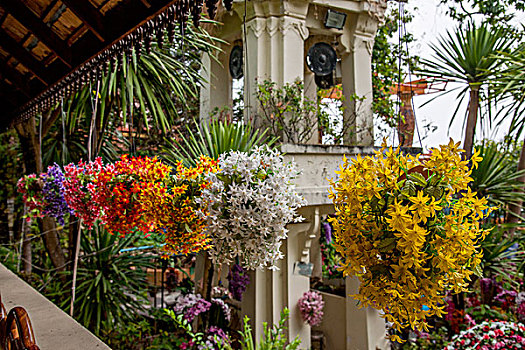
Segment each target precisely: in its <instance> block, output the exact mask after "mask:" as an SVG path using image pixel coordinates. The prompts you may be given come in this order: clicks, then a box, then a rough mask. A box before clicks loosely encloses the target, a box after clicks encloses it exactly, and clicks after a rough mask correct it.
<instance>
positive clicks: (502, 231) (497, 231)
mask: <svg viewBox="0 0 525 350" xmlns="http://www.w3.org/2000/svg"><path fill="white" fill-rule="evenodd" d="M516 228H518V229H520V228H521V229H524V228H525V227H524V226H523V225H522V224H518V225H498V226H496V227H494V228H493V229H492V231H491V232H490V233H489V234H488V235H487V237H486V238H485V239H484V240H483V241H482V242H481V249H482V250H483V260H482V262H481V268H482V269H483V275H484V276H485V277H490V276H500V277H502V278H504V279H505V280H506V281H507V282H509V283H511V284H512V285H514V286H515V287H519V281H517V279H516V278H515V277H517V274H518V273H521V272H523V271H522V269H523V263H524V258H525V250H523V243H524V242H525V236H523V235H509V234H507V232H508V231H509V229H516Z"/></svg>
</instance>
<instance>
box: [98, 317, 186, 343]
mask: <svg viewBox="0 0 525 350" xmlns="http://www.w3.org/2000/svg"><path fill="white" fill-rule="evenodd" d="M159 311H160V310H159ZM151 312H153V315H151V316H152V318H154V322H153V321H152V320H151V319H147V318H144V317H142V316H139V315H136V318H135V319H134V320H130V321H128V322H125V323H119V324H116V325H115V327H114V328H112V329H109V330H107V331H106V332H105V333H103V334H102V335H101V338H102V339H103V340H104V342H105V343H106V344H108V345H109V346H110V347H111V348H112V349H114V350H166V349H180V345H181V343H182V342H183V341H184V339H183V338H181V337H180V336H179V335H178V334H177V333H176V332H174V331H175V329H173V327H169V326H166V325H168V323H167V322H169V321H170V320H171V319H168V318H167V315H166V314H165V313H160V312H158V311H156V310H155V309H153V310H151ZM152 323H154V325H155V326H154V325H152ZM160 324H162V326H163V327H162V329H158V325H160Z"/></svg>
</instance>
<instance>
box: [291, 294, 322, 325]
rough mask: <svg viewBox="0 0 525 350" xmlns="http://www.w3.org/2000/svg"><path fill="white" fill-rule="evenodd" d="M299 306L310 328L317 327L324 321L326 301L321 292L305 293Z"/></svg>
mask: <svg viewBox="0 0 525 350" xmlns="http://www.w3.org/2000/svg"><path fill="white" fill-rule="evenodd" d="M297 305H298V306H299V310H300V311H301V316H302V317H303V320H304V321H305V322H306V323H308V324H309V325H310V326H316V325H318V324H319V323H321V321H322V319H323V307H324V301H323V298H322V296H321V294H319V292H316V291H308V292H306V293H304V294H303V296H302V297H301V299H299V302H298V304H297Z"/></svg>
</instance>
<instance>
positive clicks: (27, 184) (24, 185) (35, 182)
mask: <svg viewBox="0 0 525 350" xmlns="http://www.w3.org/2000/svg"><path fill="white" fill-rule="evenodd" d="M16 187H17V189H18V192H19V193H21V194H22V199H23V200H24V204H25V205H26V207H27V210H28V219H29V220H31V218H32V217H34V218H37V217H42V212H43V211H44V207H45V205H46V203H45V201H44V193H43V192H42V188H43V187H44V184H43V183H42V178H41V177H40V176H36V174H30V175H25V176H24V177H22V178H20V180H18V183H17V184H16Z"/></svg>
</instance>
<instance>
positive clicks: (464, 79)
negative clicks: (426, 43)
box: [419, 22, 515, 158]
mask: <svg viewBox="0 0 525 350" xmlns="http://www.w3.org/2000/svg"><path fill="white" fill-rule="evenodd" d="M514 42H515V38H514V37H511V36H508V35H506V32H505V31H504V30H503V29H501V28H498V27H491V26H490V25H489V24H487V23H483V24H481V25H476V24H475V23H474V22H468V23H467V25H466V26H464V27H463V26H460V27H457V28H456V29H454V30H452V31H449V32H447V34H446V35H445V36H441V37H440V39H439V42H438V43H437V44H433V45H430V47H431V49H432V51H433V57H432V59H431V60H428V59H424V60H422V64H423V67H424V68H423V69H422V70H420V71H419V74H421V75H423V76H426V77H429V78H433V79H436V80H442V81H449V82H456V83H461V84H462V86H461V87H458V88H455V89H452V90H449V91H445V92H444V94H445V93H450V92H453V91H457V90H459V93H458V95H457V98H458V99H459V100H460V103H458V106H457V107H456V110H455V112H454V114H453V116H452V119H451V121H450V123H451V124H452V122H453V121H454V119H455V116H456V115H457V112H458V110H459V107H460V105H461V101H463V100H464V99H465V98H466V97H467V94H468V95H469V97H470V98H469V106H468V110H467V113H466V116H467V122H466V127H465V139H464V145H463V148H464V149H465V151H466V156H467V158H470V156H471V155H472V146H473V143H474V131H475V129H476V125H477V122H478V113H479V109H480V102H482V101H483V100H486V98H487V97H488V95H487V93H486V91H485V86H486V85H487V83H489V82H490V81H491V80H492V79H494V77H495V74H496V72H497V71H498V69H500V68H501V67H502V66H503V65H504V61H503V60H501V59H500V58H499V57H498V55H499V54H501V53H504V52H508V51H509V50H510V48H511V46H512V45H513V43H514Z"/></svg>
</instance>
